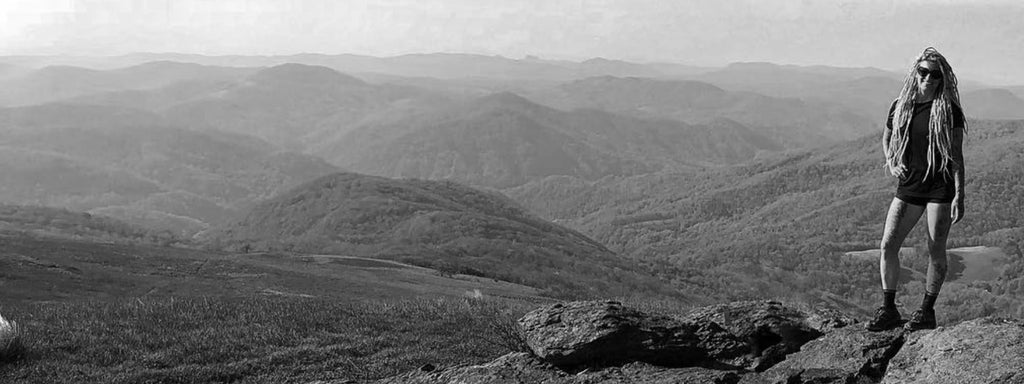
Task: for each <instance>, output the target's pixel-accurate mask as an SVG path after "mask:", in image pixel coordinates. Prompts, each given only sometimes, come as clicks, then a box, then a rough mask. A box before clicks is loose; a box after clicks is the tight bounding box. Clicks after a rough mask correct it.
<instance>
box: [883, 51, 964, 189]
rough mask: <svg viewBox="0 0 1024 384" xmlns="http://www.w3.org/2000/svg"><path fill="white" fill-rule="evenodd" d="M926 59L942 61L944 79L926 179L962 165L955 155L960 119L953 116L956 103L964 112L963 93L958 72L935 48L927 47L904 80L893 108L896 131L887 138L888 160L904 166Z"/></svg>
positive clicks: (932, 122)
mask: <svg viewBox="0 0 1024 384" xmlns="http://www.w3.org/2000/svg"><path fill="white" fill-rule="evenodd" d="M922 61H931V62H933V63H935V64H938V67H939V71H940V72H941V73H942V82H941V83H940V84H939V89H938V91H937V94H936V95H935V97H934V101H933V102H932V109H931V115H930V116H931V117H930V118H929V120H928V133H929V135H928V170H927V172H925V178H927V177H928V176H929V175H932V174H934V173H935V172H940V171H941V172H942V174H943V175H944V176H947V175H948V172H947V171H948V170H949V165H950V164H953V166H955V167H960V166H962V164H959V163H957V161H956V160H955V159H954V158H953V128H954V127H953V122H954V121H955V120H954V119H955V118H956V117H955V116H953V113H954V108H953V107H954V106H956V109H959V110H960V111H963V109H962V107H961V106H960V92H959V91H958V90H957V82H956V75H955V74H953V69H952V68H951V67H950V66H949V62H947V61H946V57H945V56H942V54H941V53H939V51H937V50H936V49H935V48H933V47H928V48H925V50H924V52H921V55H920V56H918V57H917V60H914V64H913V65H911V66H910V70H909V72H908V73H907V77H906V79H904V80H903V89H902V90H901V91H900V96H899V98H897V99H896V106H895V108H894V109H893V111H892V116H891V117H892V133H891V136H890V137H888V138H886V139H887V140H889V145H888V146H887V149H888V150H887V151H886V153H885V159H886V163H887V164H888V165H890V166H899V165H904V162H903V154H904V153H905V152H906V150H907V144H908V143H909V142H910V119H911V118H913V116H914V102H915V101H916V100H917V95H918V85H917V78H916V77H917V66H918V64H920V63H921V62H922ZM960 113H961V114H962V113H963V112H960ZM962 117H963V116H960V119H961V120H963V134H965V135H966V133H967V121H966V119H963V118H962ZM936 155H938V156H936ZM936 158H938V159H939V161H940V163H939V164H938V166H937V167H936V164H934V162H935V160H936Z"/></svg>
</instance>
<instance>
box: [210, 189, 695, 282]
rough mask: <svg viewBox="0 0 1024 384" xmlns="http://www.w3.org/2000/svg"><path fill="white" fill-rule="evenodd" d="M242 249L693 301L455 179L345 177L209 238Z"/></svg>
mask: <svg viewBox="0 0 1024 384" xmlns="http://www.w3.org/2000/svg"><path fill="white" fill-rule="evenodd" d="M201 238H202V241H204V242H205V243H206V244H208V245H209V246H211V247H214V248H219V249H229V250H235V251H243V252H246V251H249V252H251V251H282V250H284V251H296V252H306V253H329V254H340V255H357V256H372V257H378V258H387V259H394V260H398V261H402V262H406V263H411V264H416V265H422V266H428V267H431V268H435V269H440V270H443V271H449V272H452V273H464V274H471V275H477V276H484V277H490V278H495V279H500V280H505V281H510V282H515V283H520V284H525V285H529V286H534V287H538V288H543V289H544V292H545V294H547V295H550V296H556V297H581V296H582V297H596V296H599V295H603V296H607V295H636V294H654V295H658V296H673V297H677V298H682V297H687V296H689V295H687V294H685V293H678V292H673V291H671V290H667V289H665V287H664V285H663V284H662V282H660V281H658V280H657V279H654V278H652V277H650V276H648V275H646V274H645V273H644V272H645V271H646V270H647V268H645V267H643V266H640V265H637V264H636V263H631V262H628V261H627V260H624V259H622V258H621V257H619V256H618V255H616V254H615V253H613V252H611V251H609V250H608V249H607V248H605V247H604V246H603V245H601V244H599V243H597V242H594V241H593V240H590V239H588V238H587V237H585V236H583V235H581V234H579V233H577V232H575V231H572V230H569V229H566V228H564V227H561V226H558V225H555V224H551V223H549V222H547V221H544V220H542V219H540V218H538V217H536V216H534V215H532V214H530V213H528V212H526V211H525V210H523V209H522V208H520V207H519V206H518V205H517V204H515V203H514V202H512V201H510V200H508V199H507V198H506V197H504V196H502V195H499V194H496V193H489V192H483V191H479V190H476V189H472V188H469V187H466V186H462V185H459V184H456V183H452V182H437V181H423V180H393V179H386V178H381V177H375V176H366V175H358V174H350V173H341V174H336V175H331V176H326V177H323V178H320V179H317V180H314V181H312V182H309V183H306V184H304V185H301V186H299V187H296V188H295V189H293V190H291V191H289V192H287V193H285V194H282V195H280V196H277V197H275V198H273V199H270V200H268V201H266V202H264V203H261V204H259V205H257V206H256V207H254V208H253V209H252V210H251V211H250V213H249V214H248V215H247V216H246V217H245V218H244V219H242V220H239V221H237V222H235V223H232V224H230V225H226V226H223V227H219V228H215V229H213V230H211V231H209V232H208V233H204V234H202V236H201Z"/></svg>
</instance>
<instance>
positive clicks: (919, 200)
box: [896, 193, 953, 206]
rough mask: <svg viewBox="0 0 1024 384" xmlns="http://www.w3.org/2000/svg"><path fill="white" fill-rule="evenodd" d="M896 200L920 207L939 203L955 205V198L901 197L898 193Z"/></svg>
mask: <svg viewBox="0 0 1024 384" xmlns="http://www.w3.org/2000/svg"><path fill="white" fill-rule="evenodd" d="M896 198H897V199H900V200H903V202H904V203H907V204H910V205H920V206H925V205H928V203H939V204H952V203H953V198H952V197H950V198H949V199H946V198H937V197H918V196H906V195H904V196H900V194H899V193H897V194H896Z"/></svg>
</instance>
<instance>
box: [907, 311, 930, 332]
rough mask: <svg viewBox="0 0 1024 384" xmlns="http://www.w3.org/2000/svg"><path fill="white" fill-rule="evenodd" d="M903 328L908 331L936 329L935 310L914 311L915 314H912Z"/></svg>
mask: <svg viewBox="0 0 1024 384" xmlns="http://www.w3.org/2000/svg"><path fill="white" fill-rule="evenodd" d="M903 328H904V329H906V330H908V331H917V330H920V329H935V311H934V310H932V311H929V310H925V309H918V310H916V311H914V314H913V315H911V316H910V321H908V322H907V324H906V325H904V326H903Z"/></svg>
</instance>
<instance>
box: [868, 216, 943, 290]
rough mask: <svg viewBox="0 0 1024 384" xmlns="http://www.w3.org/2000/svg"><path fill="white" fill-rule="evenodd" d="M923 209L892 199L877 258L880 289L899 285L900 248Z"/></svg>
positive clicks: (894, 287) (893, 287)
mask: <svg viewBox="0 0 1024 384" xmlns="http://www.w3.org/2000/svg"><path fill="white" fill-rule="evenodd" d="M924 208H925V207H922V206H920V205H912V204H907V203H906V202H904V201H903V200H900V199H897V198H893V199H892V204H890V205H889V214H888V215H886V217H885V231H884V232H883V233H882V244H881V248H882V252H881V257H880V258H879V271H880V272H881V275H882V289H896V286H897V284H899V281H900V247H902V246H903V240H905V239H906V238H907V235H908V234H910V230H912V229H914V224H917V220H919V219H920V218H921V214H923V213H924ZM947 209H948V208H947ZM947 212H948V211H947ZM943 244H945V243H943Z"/></svg>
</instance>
